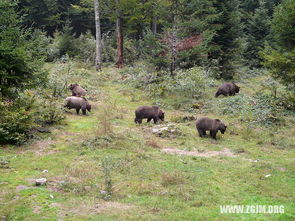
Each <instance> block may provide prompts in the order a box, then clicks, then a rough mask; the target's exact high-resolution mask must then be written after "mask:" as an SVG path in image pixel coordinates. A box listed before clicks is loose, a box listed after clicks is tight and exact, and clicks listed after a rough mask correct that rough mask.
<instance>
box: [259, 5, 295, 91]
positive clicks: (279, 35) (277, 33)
mask: <svg viewBox="0 0 295 221" xmlns="http://www.w3.org/2000/svg"><path fill="white" fill-rule="evenodd" d="M271 31H272V34H273V36H274V38H273V39H274V42H273V43H272V48H269V47H268V48H267V49H266V50H265V51H264V54H263V55H264V58H265V62H264V64H265V66H266V67H268V68H269V69H270V71H271V73H272V74H273V76H274V77H275V78H278V79H280V80H281V81H282V82H283V83H285V84H286V85H290V84H293V90H294V89H295V86H294V85H295V2H294V1H293V0H284V1H283V2H282V3H281V4H280V5H279V6H278V7H277V8H276V9H275V12H274V17H273V20H272V25H271ZM294 92H295V90H294Z"/></svg>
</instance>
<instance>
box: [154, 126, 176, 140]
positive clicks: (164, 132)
mask: <svg viewBox="0 0 295 221" xmlns="http://www.w3.org/2000/svg"><path fill="white" fill-rule="evenodd" d="M152 133H153V134H155V135H157V136H159V137H176V136H179V135H181V132H180V130H179V129H178V128H176V126H175V125H173V124H168V125H166V126H164V127H163V126H162V127H161V126H159V125H157V126H155V127H154V128H152Z"/></svg>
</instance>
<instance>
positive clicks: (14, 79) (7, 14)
mask: <svg viewBox="0 0 295 221" xmlns="http://www.w3.org/2000/svg"><path fill="white" fill-rule="evenodd" d="M15 6H16V5H15V4H13V3H11V1H8V0H3V1H1V2H0V10H1V12H2V14H1V17H0V27H1V29H0V95H1V96H2V98H3V97H10V98H12V97H15V96H16V95H17V94H18V92H19V91H21V90H23V89H26V88H32V87H34V86H36V85H37V84H41V82H43V81H44V78H45V77H46V75H45V73H44V72H43V71H42V69H41V68H42V65H43V62H44V58H45V53H46V45H45V41H43V37H42V33H41V32H39V31H35V32H31V30H30V29H27V30H24V29H22V28H21V27H20V19H19V18H18V15H17V13H16V12H15Z"/></svg>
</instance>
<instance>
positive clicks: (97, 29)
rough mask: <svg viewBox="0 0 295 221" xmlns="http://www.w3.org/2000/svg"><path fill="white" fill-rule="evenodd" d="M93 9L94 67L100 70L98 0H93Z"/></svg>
mask: <svg viewBox="0 0 295 221" xmlns="http://www.w3.org/2000/svg"><path fill="white" fill-rule="evenodd" d="M94 11H95V30H96V50H95V52H96V56H95V68H96V70H97V71H100V70H101V31H100V16H99V0H94Z"/></svg>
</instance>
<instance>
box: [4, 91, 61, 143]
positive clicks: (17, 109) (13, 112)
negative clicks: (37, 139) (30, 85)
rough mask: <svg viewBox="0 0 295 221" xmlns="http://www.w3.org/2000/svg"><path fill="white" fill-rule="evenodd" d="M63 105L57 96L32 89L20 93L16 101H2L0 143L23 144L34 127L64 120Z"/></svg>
mask: <svg viewBox="0 0 295 221" xmlns="http://www.w3.org/2000/svg"><path fill="white" fill-rule="evenodd" d="M61 107H62V105H61V104H60V103H59V102H58V101H56V99H55V98H52V97H45V96H43V95H41V94H40V93H39V95H38V96H36V95H34V94H33V93H32V92H31V91H26V92H25V93H23V94H20V96H19V98H18V99H16V100H15V101H2V102H0V114H1V119H0V144H8V143H10V144H22V143H24V142H25V141H26V140H27V139H28V138H30V137H31V135H32V133H33V129H34V128H36V127H40V126H41V127H43V126H47V125H49V124H53V123H56V122H58V121H60V120H62V119H63V118H64V117H63V110H62V108H61Z"/></svg>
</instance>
